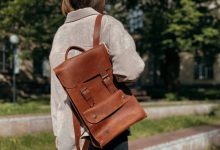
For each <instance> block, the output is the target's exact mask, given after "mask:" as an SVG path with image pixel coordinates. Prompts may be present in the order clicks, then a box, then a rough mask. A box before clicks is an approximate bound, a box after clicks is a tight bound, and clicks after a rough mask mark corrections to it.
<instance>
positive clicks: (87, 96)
mask: <svg viewBox="0 0 220 150" xmlns="http://www.w3.org/2000/svg"><path fill="white" fill-rule="evenodd" d="M80 91H81V95H82V96H83V98H84V99H85V100H86V102H87V103H88V104H89V106H90V107H93V106H94V101H93V99H92V96H91V94H90V91H89V89H88V88H83V89H81V90H80Z"/></svg>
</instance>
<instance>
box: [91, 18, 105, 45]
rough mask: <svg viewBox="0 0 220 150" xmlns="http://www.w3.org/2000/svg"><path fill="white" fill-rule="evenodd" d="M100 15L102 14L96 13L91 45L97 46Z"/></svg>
mask: <svg viewBox="0 0 220 150" xmlns="http://www.w3.org/2000/svg"><path fill="white" fill-rule="evenodd" d="M102 16H103V15H101V14H100V15H98V16H97V17H96V20H95V26H94V34H93V47H96V46H98V45H99V42H100V32H101V22H102Z"/></svg>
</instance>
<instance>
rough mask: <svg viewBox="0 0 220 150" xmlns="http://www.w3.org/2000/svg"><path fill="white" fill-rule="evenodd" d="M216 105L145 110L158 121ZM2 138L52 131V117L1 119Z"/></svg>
mask: <svg viewBox="0 0 220 150" xmlns="http://www.w3.org/2000/svg"><path fill="white" fill-rule="evenodd" d="M213 106H214V104H198V105H182V106H163V107H149V108H147V109H145V111H146V112H147V114H148V118H150V119H157V118H163V117H169V116H180V115H192V114H205V113H209V112H210V111H211V110H212V107H213ZM0 127H1V128H0V136H14V135H20V134H27V133H32V132H38V131H47V130H52V121H51V117H50V115H34V116H32V115H22V116H20V115H19V116H8V117H0Z"/></svg>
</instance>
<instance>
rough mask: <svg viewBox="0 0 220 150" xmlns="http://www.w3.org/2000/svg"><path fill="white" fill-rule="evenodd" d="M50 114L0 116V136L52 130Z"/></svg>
mask: <svg viewBox="0 0 220 150" xmlns="http://www.w3.org/2000/svg"><path fill="white" fill-rule="evenodd" d="M51 124H52V122H51V117H50V115H44V116H20V117H16V118H11V117H7V118H0V126H1V128H0V136H13V135H21V134H28V133H33V132H39V131H48V130H52V125H51Z"/></svg>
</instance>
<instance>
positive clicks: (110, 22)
mask: <svg viewBox="0 0 220 150" xmlns="http://www.w3.org/2000/svg"><path fill="white" fill-rule="evenodd" d="M103 22H104V24H105V25H107V26H108V25H110V26H116V27H119V28H124V26H123V24H122V23H121V22H120V21H119V20H118V19H116V18H114V17H113V16H110V15H104V16H103Z"/></svg>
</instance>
